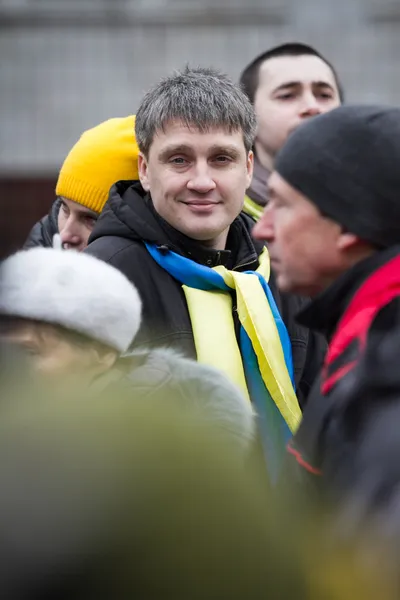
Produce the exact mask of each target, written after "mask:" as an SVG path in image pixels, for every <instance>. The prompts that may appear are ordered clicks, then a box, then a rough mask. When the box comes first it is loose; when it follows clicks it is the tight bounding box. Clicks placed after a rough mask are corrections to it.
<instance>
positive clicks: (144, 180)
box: [138, 152, 150, 192]
mask: <svg viewBox="0 0 400 600" xmlns="http://www.w3.org/2000/svg"><path fill="white" fill-rule="evenodd" d="M138 170H139V179H140V183H141V184H142V187H143V189H144V190H145V191H146V192H148V191H150V185H149V178H148V162H147V158H146V157H145V155H144V154H143V153H142V152H140V153H139V156H138Z"/></svg>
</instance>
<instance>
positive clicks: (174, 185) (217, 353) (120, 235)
mask: <svg viewBox="0 0 400 600" xmlns="http://www.w3.org/2000/svg"><path fill="white" fill-rule="evenodd" d="M135 131H136V140H137V143H138V146H139V149H140V154H139V162H138V167H139V177H140V182H126V181H125V182H119V183H117V184H116V185H115V186H114V188H113V189H112V190H111V195H110V198H109V201H108V203H107V204H106V207H105V209H104V211H103V213H102V215H101V216H100V219H99V221H98V223H97V225H96V227H95V229H94V231H93V234H92V236H91V238H90V240H89V241H90V243H89V246H88V248H87V249H86V252H89V253H91V254H93V255H94V256H96V257H98V258H101V259H102V260H105V261H107V262H109V263H110V264H112V265H114V266H115V267H117V268H118V269H120V270H121V271H122V272H123V273H124V274H125V275H126V276H127V277H128V278H129V279H130V280H131V281H132V282H133V283H134V284H135V285H136V287H137V289H138V290H139V293H140V295H141V298H142V302H143V321H142V326H141V329H140V331H139V334H138V338H137V339H136V342H137V343H142V344H144V345H150V346H172V347H175V348H179V349H180V350H181V351H182V352H183V353H184V354H185V355H187V356H189V357H192V358H197V360H198V361H199V362H203V363H207V364H210V365H212V366H214V367H216V368H217V369H219V370H221V371H223V372H225V374H226V375H227V376H228V377H229V378H230V379H231V380H232V381H234V382H235V383H236V384H237V385H239V387H240V388H241V389H243V391H244V393H245V394H246V395H247V396H248V397H249V399H251V400H252V401H253V403H254V405H255V408H256V410H257V412H258V415H259V418H260V422H261V423H262V427H261V429H262V430H263V433H264V442H265V450H266V455H267V456H268V458H269V460H272V462H274V459H273V458H272V457H275V458H276V457H280V456H281V452H280V451H281V450H282V448H284V447H285V445H286V444H285V441H284V440H285V436H286V434H287V433H288V432H289V435H290V431H289V430H290V429H292V430H294V429H295V428H296V427H297V424H298V422H299V419H300V410H299V406H298V403H297V399H296V397H295V395H294V393H293V385H292V382H295V386H296V390H297V394H298V398H299V399H300V402H302V401H304V400H305V398H306V396H307V392H308V389H309V386H310V384H311V382H312V380H313V378H314V374H315V372H316V370H318V368H319V365H320V360H321V350H320V349H319V348H318V347H316V344H317V342H316V339H315V338H314V337H313V336H309V335H308V331H307V330H304V329H301V328H299V327H297V326H296V325H295V324H294V320H293V313H294V312H296V311H297V309H298V308H299V300H298V299H297V298H296V297H292V296H283V297H281V296H280V295H279V294H278V293H277V291H276V289H275V284H274V280H273V277H272V275H271V277H270V273H269V258H268V253H267V251H266V250H265V248H264V244H263V243H254V242H253V241H252V238H251V229H252V226H253V224H254V222H253V220H252V219H251V218H250V217H247V216H246V215H244V214H243V213H242V212H241V211H242V207H243V199H244V196H245V191H246V188H247V187H248V186H249V184H250V180H251V175H252V171H253V152H252V146H253V142H254V135H255V131H256V118H255V114H254V110H253V107H252V106H251V103H250V102H249V101H248V99H247V98H246V96H245V94H244V93H243V92H242V91H241V89H240V87H239V86H238V85H236V84H235V83H233V82H232V81H231V80H230V79H229V78H228V77H226V76H225V75H223V74H221V73H219V72H218V71H215V70H213V69H205V68H198V69H189V68H187V69H186V70H185V71H183V72H179V73H176V74H174V75H172V76H170V77H167V78H166V79H163V80H162V81H161V82H160V83H158V84H157V85H156V86H155V87H154V88H153V89H151V90H150V91H149V92H148V93H147V94H146V95H145V96H144V99H143V100H142V103H141V105H140V106H139V109H138V111H137V114H136V127H135ZM250 271H254V273H251V274H249V272H250ZM268 280H269V286H270V287H268V284H267V281H268ZM278 309H279V310H280V311H281V312H282V318H281V316H280V314H279V310H278ZM284 323H285V325H286V326H287V328H288V331H287V329H286V326H285V325H284ZM288 332H289V334H288ZM292 362H293V366H294V368H293V370H292ZM261 371H262V373H261ZM292 376H293V380H292V381H291V377H292ZM272 431H273V432H274V433H272ZM275 435H276V437H274V436H275ZM274 440H275V441H277V440H278V441H277V447H278V448H277V449H278V452H277V453H276V452H275V451H274V452H273V451H272V450H271V446H270V444H272V445H273V446H274V444H275V441H274ZM267 446H269V450H268V451H267ZM279 460H280V459H278V458H277V462H279ZM269 467H270V473H271V472H275V467H276V463H275V464H274V465H271V464H269Z"/></svg>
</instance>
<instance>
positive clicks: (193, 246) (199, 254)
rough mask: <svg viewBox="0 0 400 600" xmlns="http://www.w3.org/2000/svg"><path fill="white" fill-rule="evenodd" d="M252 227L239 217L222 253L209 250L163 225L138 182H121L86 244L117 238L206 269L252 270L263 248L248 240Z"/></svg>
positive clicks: (244, 217) (114, 190)
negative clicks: (146, 245)
mask: <svg viewBox="0 0 400 600" xmlns="http://www.w3.org/2000/svg"><path fill="white" fill-rule="evenodd" d="M253 226H254V221H253V219H252V218H251V217H249V216H247V215H245V214H244V213H241V214H240V215H239V216H238V217H237V218H236V219H235V220H234V222H233V223H232V225H231V227H230V230H229V234H228V239H227V245H226V249H221V250H212V249H209V248H207V247H206V246H204V245H203V244H202V243H201V242H199V241H197V240H193V239H192V238H189V237H187V236H186V235H185V234H183V233H182V232H180V231H178V230H177V229H175V228H174V227H172V226H171V225H170V224H169V223H167V222H166V221H165V220H164V219H163V218H162V217H161V216H160V215H159V214H158V213H157V211H156V210H155V208H154V205H153V202H152V199H151V196H150V195H149V194H146V193H145V192H144V190H143V188H142V186H141V185H140V183H139V182H132V181H130V182H128V181H123V182H118V183H117V184H115V186H114V187H113V188H112V190H111V194H110V198H109V201H108V203H107V204H106V207H105V209H104V210H103V213H102V214H101V216H100V218H99V220H98V222H97V224H96V227H95V230H94V232H93V233H92V236H91V238H90V242H92V241H94V239H96V238H97V237H101V236H104V235H118V236H122V237H127V238H129V239H134V240H138V241H139V240H140V241H145V242H149V243H151V244H156V245H157V246H159V247H163V246H164V247H165V249H169V250H172V251H174V252H176V253H177V254H181V255H182V256H185V257H187V258H190V259H191V260H194V261H195V262H197V263H199V264H203V265H206V266H209V267H215V266H218V265H223V266H225V267H226V268H228V269H237V270H239V269H246V270H254V269H255V268H257V267H258V256H259V255H260V254H261V252H262V250H263V248H264V244H263V243H262V242H258V241H255V240H253V239H252V237H251V230H252V228H253Z"/></svg>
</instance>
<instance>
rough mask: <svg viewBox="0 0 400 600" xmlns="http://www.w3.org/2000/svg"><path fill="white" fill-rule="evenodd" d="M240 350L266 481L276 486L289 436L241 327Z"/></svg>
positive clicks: (290, 434) (247, 337) (288, 431)
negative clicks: (258, 435) (256, 420)
mask: <svg viewBox="0 0 400 600" xmlns="http://www.w3.org/2000/svg"><path fill="white" fill-rule="evenodd" d="M240 348H241V351H242V357H243V367H244V372H245V375H246V382H247V388H248V390H249V395H250V398H251V400H252V402H253V405H254V407H255V409H256V412H257V416H258V421H259V427H258V430H259V432H260V438H261V444H262V448H263V453H264V459H265V462H266V465H267V471H268V475H269V479H270V481H271V483H272V484H275V483H276V482H277V480H278V477H279V473H280V470H281V467H282V464H283V460H284V457H285V456H286V446H287V444H288V442H289V440H290V439H291V437H292V433H291V431H290V429H289V427H288V425H287V423H286V422H285V420H284V419H283V418H282V415H281V413H280V412H279V409H278V407H277V406H276V404H275V402H274V401H273V399H272V397H271V395H270V393H269V391H268V389H267V388H266V386H265V383H264V380H263V378H262V377H261V373H260V370H259V368H258V361H257V356H256V354H255V352H254V349H253V345H252V343H251V340H250V338H249V336H248V335H247V333H246V331H245V329H244V327H241V328H240Z"/></svg>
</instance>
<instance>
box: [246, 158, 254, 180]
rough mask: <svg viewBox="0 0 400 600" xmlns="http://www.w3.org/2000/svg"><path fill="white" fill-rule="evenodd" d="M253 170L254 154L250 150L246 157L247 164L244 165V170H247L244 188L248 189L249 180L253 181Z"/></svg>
mask: <svg viewBox="0 0 400 600" xmlns="http://www.w3.org/2000/svg"><path fill="white" fill-rule="evenodd" d="M253 169H254V152H253V150H250V151H249V153H248V155H247V164H246V170H247V186H246V187H250V184H251V180H252V179H253Z"/></svg>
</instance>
